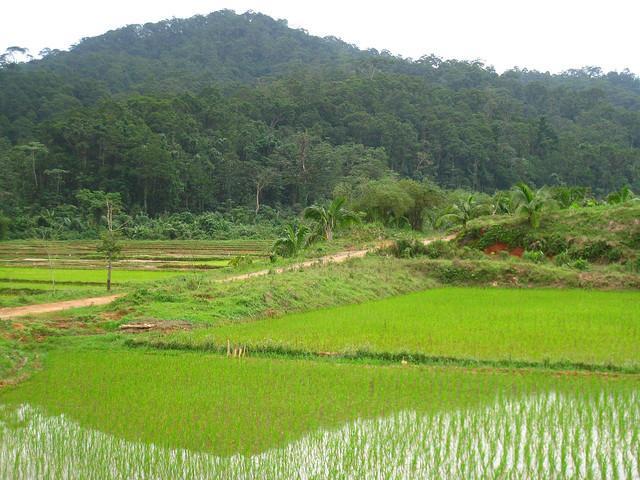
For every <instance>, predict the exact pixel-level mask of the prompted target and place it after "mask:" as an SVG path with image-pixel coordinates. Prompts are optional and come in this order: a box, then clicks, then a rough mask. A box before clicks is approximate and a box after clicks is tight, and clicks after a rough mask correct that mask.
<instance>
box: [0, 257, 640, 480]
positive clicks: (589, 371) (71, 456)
mask: <svg viewBox="0 0 640 480" xmlns="http://www.w3.org/2000/svg"><path fill="white" fill-rule="evenodd" d="M87 255H89V254H87ZM189 255H190V257H189V258H190V259H189V260H185V259H184V257H183V259H182V260H181V261H184V262H186V263H188V262H193V261H194V260H192V259H193V258H195V257H194V256H193V253H190V254H189ZM81 256H82V255H80V254H79V255H78V257H81ZM160 256H161V255H160ZM24 258H29V257H24ZM34 258H35V257H34ZM213 258H214V256H212V257H210V258H208V259H207V260H206V261H214V260H213ZM256 258H259V257H256ZM85 260H86V261H87V262H91V261H93V260H91V259H89V258H86V259H85ZM219 260H220V259H219ZM163 261H164V260H163ZM358 261H359V262H360V263H358V264H357V265H360V267H361V268H364V270H358V268H356V267H354V266H350V265H349V264H345V265H343V266H340V267H338V266H333V267H331V266H325V267H318V268H315V269H309V270H304V271H297V270H296V271H295V272H289V273H284V274H282V275H280V276H272V275H270V276H266V277H263V278H262V279H259V278H256V279H247V280H246V281H242V282H234V283H233V284H227V283H220V282H215V281H213V280H212V281H211V283H210V284H209V283H207V282H208V280H206V278H209V276H210V275H211V274H212V273H213V272H210V273H205V272H202V270H201V269H194V270H198V272H199V273H196V274H193V273H188V272H185V270H184V269H181V268H176V269H169V268H156V267H153V268H138V267H136V268H131V269H128V268H122V267H121V268H119V269H116V270H115V271H114V282H116V286H117V288H119V289H121V291H122V292H124V293H127V292H132V293H133V294H132V295H130V298H129V300H127V299H126V298H125V299H122V301H120V300H119V301H118V304H117V305H115V306H113V309H112V310H108V309H107V310H105V311H97V312H95V313H92V312H91V311H89V310H87V309H85V310H83V312H82V314H81V315H79V316H76V317H74V314H73V313H68V314H66V315H67V316H66V317H63V316H60V317H55V318H51V322H52V323H50V324H47V325H49V327H48V328H49V330H47V331H50V332H53V333H52V334H51V335H52V336H51V337H50V338H48V339H47V338H45V335H46V334H47V333H46V332H47V331H45V330H44V329H43V330H41V331H39V332H37V333H38V334H37V342H40V344H39V345H36V344H28V345H26V344H25V345H18V344H17V343H16V342H18V341H19V340H17V339H18V338H27V336H26V334H25V335H24V336H23V337H18V336H13V337H12V336H11V332H12V330H11V329H12V328H14V327H16V324H18V323H19V324H20V328H23V329H25V330H24V332H26V331H27V330H26V327H27V326H28V323H29V322H30V321H33V322H35V321H36V319H34V320H29V319H22V318H21V319H19V321H18V322H15V323H12V322H11V321H8V322H3V323H2V324H0V326H1V327H2V328H0V353H2V354H3V355H5V353H6V352H8V353H7V355H9V356H8V357H7V358H8V360H9V361H8V363H7V364H6V365H5V364H2V363H0V373H1V372H5V373H6V372H9V373H10V372H16V371H18V370H19V367H21V366H24V364H25V363H26V362H30V363H28V364H27V367H28V366H29V365H31V364H34V365H32V367H31V370H29V375H28V376H26V377H24V378H22V379H20V381H5V383H2V380H0V478H12V479H18V480H21V479H32V478H55V479H58V478H60V479H80V478H81V479H104V478H114V479H131V478H136V479H137V478H140V479H142V478H147V479H221V478H224V479H226V478H229V479H291V478H301V479H356V478H357V479H361V478H362V479H376V480H377V479H416V478H434V479H435V478H438V479H439V478H447V479H474V478H482V479H484V478H489V479H493V478H500V479H503V478H505V479H523V478H526V479H529V478H553V479H564V478H567V479H573V478H585V479H591V478H593V479H609V478H613V479H639V478H640V461H639V458H640V348H639V347H638V345H640V292H638V291H633V290H629V291H595V290H586V289H552V288H520V289H514V288H497V287H486V288H453V287H442V286H440V287H438V288H433V287H437V284H435V283H427V281H426V279H427V277H425V278H424V279H421V278H417V277H414V278H403V279H402V280H401V281H400V280H399V281H397V282H396V283H395V284H394V283H393V282H391V281H389V282H388V283H389V286H388V289H384V288H382V289H379V290H378V289H371V285H370V282H371V278H374V275H375V278H379V279H381V281H382V279H384V278H385V275H398V274H399V271H396V270H394V269H393V268H398V267H397V266H396V267H393V268H391V267H390V265H389V263H388V262H393V261H395V260H389V259H381V260H379V259H377V258H368V259H361V260H358ZM18 263H19V262H18ZM84 265H88V264H83V267H82V268H80V267H78V266H73V265H72V264H71V263H69V264H65V265H64V266H58V267H56V269H55V271H53V273H54V274H55V275H56V276H58V275H60V277H61V278H63V279H62V280H61V281H60V282H59V288H61V289H63V290H64V289H65V288H67V289H68V290H67V291H77V292H78V293H81V292H82V291H83V289H85V290H84V291H91V289H92V288H97V287H98V285H95V286H94V285H93V283H92V282H93V281H94V280H95V281H96V283H98V282H100V281H101V280H100V279H101V275H102V274H103V273H104V272H103V271H102V270H100V269H93V268H84ZM354 265H356V264H354ZM398 265H400V264H398ZM429 265H430V264H425V265H424V269H428V268H430V267H429ZM363 266H364V267H363ZM376 268H379V269H380V271H379V272H377V273H376V270H375V269H376ZM383 270H384V272H383ZM214 271H215V270H214ZM407 271H411V270H407ZM51 273H52V271H50V270H49V269H47V268H44V269H43V268H40V267H38V266H26V265H14V266H6V265H3V266H2V267H0V275H2V276H3V278H4V279H3V280H2V283H1V284H0V285H4V286H5V287H4V288H6V289H8V290H11V289H19V288H20V287H21V286H29V288H31V287H33V288H37V286H38V285H43V286H48V285H49V283H48V282H49V280H50V279H48V277H47V275H48V274H51ZM365 273H366V274H365ZM93 275H95V277H94V276H93ZM117 275H120V276H119V277H118V276H117ZM153 275H156V276H155V277H154V276H153ZM188 275H190V276H188ZM403 275H404V274H403ZM173 276H175V277H176V278H172V277H173ZM358 276H360V277H358ZM205 277H206V278H205ZM276 277H278V278H277V279H276ZM211 278H213V279H215V278H217V277H215V276H213V277H211ZM346 278H351V279H350V280H349V281H343V280H344V279H346ZM429 281H430V282H431V281H432V280H429ZM154 282H159V283H158V284H157V285H154ZM349 282H351V283H349ZM347 284H348V285H347ZM392 284H393V285H395V286H392ZM403 285H404V286H403ZM200 287H201V289H200ZM425 287H432V288H429V289H427V290H425V289H424V288H425ZM301 288H307V289H311V290H312V292H311V293H312V294H313V296H314V297H317V298H318V299H319V300H318V303H317V304H313V303H312V302H311V301H310V300H309V295H307V294H305V295H302V294H301V293H300V292H299V291H298V290H299V289H301ZM395 288H397V289H402V288H405V290H404V291H407V289H409V290H416V289H422V290H420V291H415V292H414V293H409V294H404V295H398V294H397V292H398V291H399V290H394V289H395ZM376 292H377V293H379V294H380V295H386V296H388V298H384V299H381V300H366V299H371V298H377V297H376V295H377V293H376ZM307 293H308V292H307ZM0 298H1V297H0ZM331 298H334V300H335V301H334V303H333V305H336V303H340V302H341V303H345V305H343V306H338V307H331V308H322V309H317V307H316V308H315V309H314V308H313V307H309V306H307V308H306V309H305V308H304V304H305V302H306V303H307V304H308V305H326V304H330V303H329V302H328V300H327V299H329V300H330V299H331ZM365 300H366V301H365ZM355 302H359V303H355ZM276 307H278V308H281V311H283V312H287V311H294V312H297V313H289V314H270V313H269V312H268V309H269V308H276ZM265 308H266V309H267V310H265ZM191 310H193V311H191ZM261 312H262V313H261ZM102 313H104V314H105V315H107V319H108V321H109V325H111V326H112V327H111V328H112V329H111V330H102V331H100V328H99V324H95V325H97V326H96V328H95V330H91V333H93V334H92V335H89V334H88V332H89V330H87V329H85V330H82V325H83V322H85V321H88V320H87V319H92V318H100V315H101V314H102ZM147 319H153V320H154V321H157V322H160V323H162V322H166V323H167V324H172V323H171V322H174V324H180V326H181V328H180V330H175V329H171V328H169V329H167V330H163V329H160V330H159V331H157V332H151V333H146V334H139V333H138V334H132V333H121V332H120V331H119V330H118V329H117V325H118V322H120V323H125V322H131V321H137V320H140V321H146V320H147ZM65 322H67V323H68V324H69V325H71V324H73V326H74V328H76V329H77V330H78V331H79V332H83V334H81V335H77V336H74V335H73V334H69V333H67V334H66V335H65V334H62V333H60V332H59V331H56V330H54V329H55V328H58V327H57V326H56V325H57V324H58V323H60V324H63V325H64V324H65ZM54 324H55V325H54ZM185 325H186V326H188V328H186V327H185ZM183 327H184V328H183ZM96 332H98V333H96ZM7 334H8V335H7ZM3 335H4V337H3Z"/></svg>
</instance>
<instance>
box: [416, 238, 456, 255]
mask: <svg viewBox="0 0 640 480" xmlns="http://www.w3.org/2000/svg"><path fill="white" fill-rule="evenodd" d="M424 254H425V255H426V256H427V257H429V258H451V257H453V256H455V247H454V246H453V245H452V244H451V243H450V242H445V241H444V240H436V241H434V242H431V243H430V244H428V245H426V246H425V247H424Z"/></svg>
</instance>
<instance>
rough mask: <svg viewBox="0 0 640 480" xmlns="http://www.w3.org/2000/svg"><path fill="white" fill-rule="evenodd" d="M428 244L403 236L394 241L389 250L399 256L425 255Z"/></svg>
mask: <svg viewBox="0 0 640 480" xmlns="http://www.w3.org/2000/svg"><path fill="white" fill-rule="evenodd" d="M425 250H426V246H425V245H424V244H423V243H421V242H418V241H417V240H408V239H406V238H401V239H399V240H396V241H395V242H393V244H392V245H391V247H389V251H390V252H391V254H392V255H393V256H395V257H397V258H412V257H417V256H418V255H424V253H425Z"/></svg>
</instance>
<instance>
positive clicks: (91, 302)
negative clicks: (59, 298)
mask: <svg viewBox="0 0 640 480" xmlns="http://www.w3.org/2000/svg"><path fill="white" fill-rule="evenodd" d="M121 296H122V295H110V296H108V297H93V298H80V299H78V300H66V301H64V302H54V303H40V304H37V305H25V306H24V307H11V308H0V319H7V318H14V317H21V316H23V315H36V314H38V313H49V312H59V311H61V310H68V309H70V308H80V307H93V306H96V305H106V304H108V303H111V302H113V301H114V300H115V299H117V298H119V297H121Z"/></svg>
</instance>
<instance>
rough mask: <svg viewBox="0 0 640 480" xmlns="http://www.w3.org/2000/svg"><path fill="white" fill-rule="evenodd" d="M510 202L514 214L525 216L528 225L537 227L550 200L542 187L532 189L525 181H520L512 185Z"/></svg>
mask: <svg viewBox="0 0 640 480" xmlns="http://www.w3.org/2000/svg"><path fill="white" fill-rule="evenodd" d="M511 202H512V205H513V207H514V208H515V213H516V214H518V215H523V216H526V217H527V220H528V221H529V225H531V227H532V228H538V227H539V226H540V217H541V215H542V212H543V210H546V209H547V208H548V207H549V206H550V205H551V203H552V200H551V198H550V197H549V195H548V192H547V190H545V189H544V188H539V189H538V190H534V189H533V188H531V187H530V186H529V185H527V184H526V183H524V182H520V183H518V184H516V186H515V187H513V190H512V192H511Z"/></svg>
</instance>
